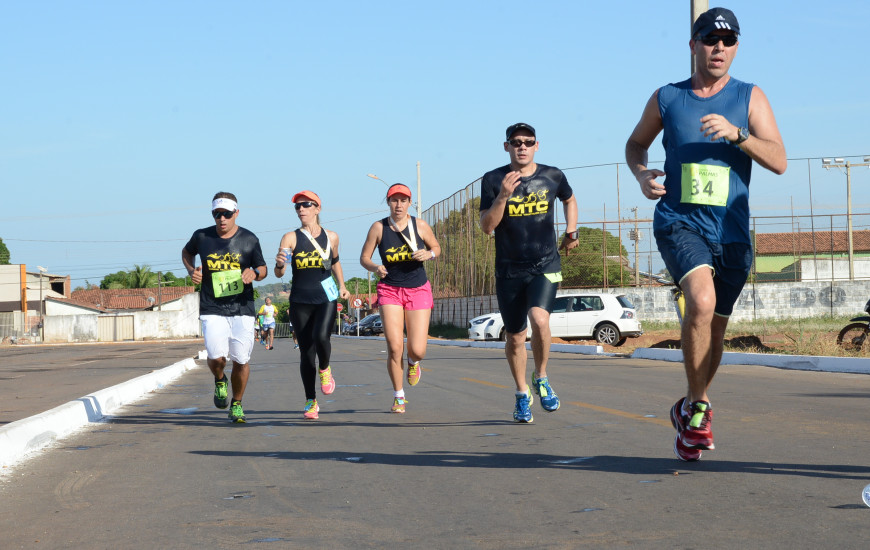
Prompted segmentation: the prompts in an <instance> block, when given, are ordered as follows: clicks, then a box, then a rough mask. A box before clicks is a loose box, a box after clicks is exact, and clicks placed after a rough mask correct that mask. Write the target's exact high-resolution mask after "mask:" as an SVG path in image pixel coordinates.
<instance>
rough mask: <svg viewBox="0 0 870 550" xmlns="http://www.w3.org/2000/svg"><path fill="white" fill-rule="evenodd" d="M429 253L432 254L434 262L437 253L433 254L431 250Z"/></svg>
mask: <svg viewBox="0 0 870 550" xmlns="http://www.w3.org/2000/svg"><path fill="white" fill-rule="evenodd" d="M429 252H430V253H431V254H432V259H433V260H434V259H435V253H434V252H432V251H431V250H430V251H429Z"/></svg>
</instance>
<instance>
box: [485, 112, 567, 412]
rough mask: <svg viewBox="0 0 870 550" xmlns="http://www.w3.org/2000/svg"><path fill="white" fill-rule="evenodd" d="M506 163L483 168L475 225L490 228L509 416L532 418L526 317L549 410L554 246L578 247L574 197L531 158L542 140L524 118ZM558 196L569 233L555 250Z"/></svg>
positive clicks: (552, 402)
mask: <svg viewBox="0 0 870 550" xmlns="http://www.w3.org/2000/svg"><path fill="white" fill-rule="evenodd" d="M505 136H506V138H507V140H506V141H505V142H504V150H505V151H507V152H508V154H509V155H510V160H511V162H510V164H508V165H507V166H502V167H501V168H496V169H495V170H492V171H490V172H487V173H486V174H485V175H484V176H483V181H482V183H481V186H480V226H481V227H482V228H483V232H484V233H486V234H487V235H489V234H491V233H492V232H493V231H494V232H495V277H496V280H495V288H496V294H497V297H498V307H499V310H500V311H501V316H502V320H503V321H504V330H505V334H506V343H505V348H504V350H505V355H506V356H507V360H508V364H509V365H510V368H511V374H512V375H513V377H514V382H515V383H516V407H515V409H514V421H516V422H531V421H532V420H533V418H532V411H531V409H530V407H531V404H532V401H533V399H532V393H531V391H529V386H528V384H526V362H527V361H528V354H527V353H526V320H527V318H528V319H529V320H531V323H532V355H533V357H534V360H535V373H534V375H533V376H532V387H533V388H534V389H535V393H537V394H538V396H540V398H541V406H542V407H543V408H544V410H546V411H547V412H552V411H555V410H556V409H558V408H559V397H558V396H557V395H556V392H554V391H553V388H552V387H551V386H550V382H549V379H548V378H547V360H548V359H549V357H550V343H551V340H552V338H551V336H550V311H551V310H552V309H553V300H554V299H555V298H556V290H557V289H558V286H559V281H561V280H562V262H561V259H560V258H559V248H565V250H566V254H567V250H569V249H571V248H574V247H576V246H577V244H578V242H577V201H576V200H575V198H574V191H573V190H572V189H571V186H570V185H568V180H567V179H566V178H565V174H563V173H562V171H561V170H559V169H558V168H553V167H552V166H544V165H543V164H536V163H535V152H536V151H537V150H538V147H539V145H540V144H539V142H538V141H537V140H536V137H535V129H534V128H532V127H531V126H529V125H528V124H524V123H522V122H520V123H517V124H514V125H512V126H509V127H508V129H507V131H506V132H505ZM556 198H558V199H559V200H560V201H562V207H563V208H564V210H565V222H566V225H567V228H568V233H567V234H566V235H565V238H564V239H563V240H562V245H561V247H559V248H557V247H556V234H555V232H554V230H553V227H554V222H555V212H554V206H555V203H556Z"/></svg>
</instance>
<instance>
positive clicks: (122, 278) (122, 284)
mask: <svg viewBox="0 0 870 550" xmlns="http://www.w3.org/2000/svg"><path fill="white" fill-rule="evenodd" d="M129 278H130V274H129V273H127V272H126V271H118V272H115V273H111V274H109V275H106V276H105V277H103V280H102V281H100V288H101V289H103V290H107V289H113V288H129V287H128V286H127V285H128V284H129Z"/></svg>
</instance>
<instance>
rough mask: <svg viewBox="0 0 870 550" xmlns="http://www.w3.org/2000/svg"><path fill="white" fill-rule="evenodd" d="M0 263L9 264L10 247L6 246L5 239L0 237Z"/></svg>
mask: <svg viewBox="0 0 870 550" xmlns="http://www.w3.org/2000/svg"><path fill="white" fill-rule="evenodd" d="M0 265H9V249H8V248H6V245H5V244H4V243H3V239H0Z"/></svg>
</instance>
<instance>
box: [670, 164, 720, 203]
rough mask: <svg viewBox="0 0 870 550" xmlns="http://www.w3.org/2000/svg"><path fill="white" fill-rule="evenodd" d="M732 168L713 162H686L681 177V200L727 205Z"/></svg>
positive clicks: (684, 201) (683, 201)
mask: <svg viewBox="0 0 870 550" xmlns="http://www.w3.org/2000/svg"><path fill="white" fill-rule="evenodd" d="M730 181H731V168H729V167H728V166H715V165H711V164H690V163H687V164H684V165H683V173H682V178H681V179H680V183H681V187H682V195H681V196H680V202H682V203H689V204H703V205H707V206H726V205H727V204H728V191H729V189H730Z"/></svg>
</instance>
